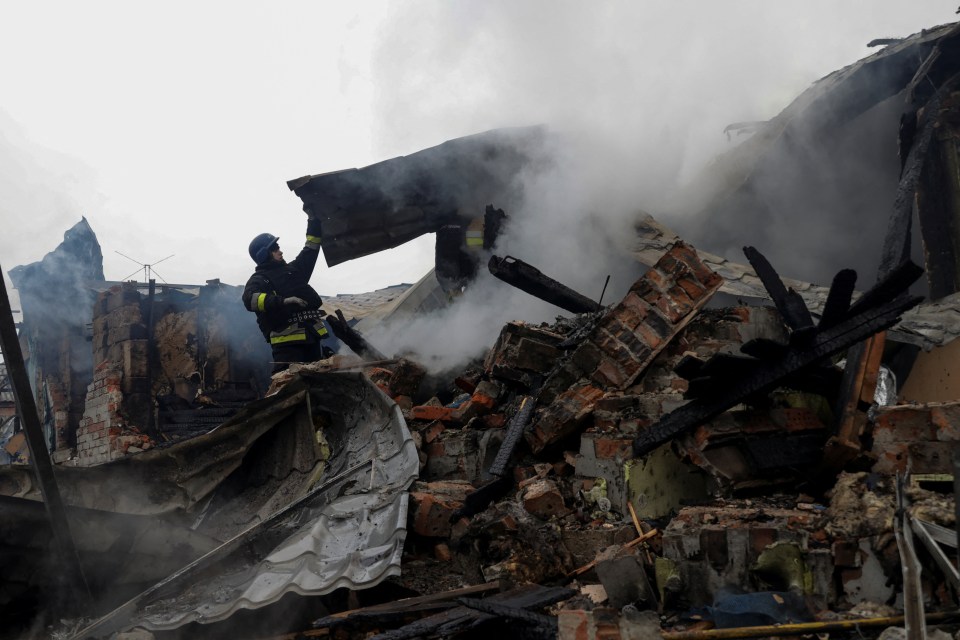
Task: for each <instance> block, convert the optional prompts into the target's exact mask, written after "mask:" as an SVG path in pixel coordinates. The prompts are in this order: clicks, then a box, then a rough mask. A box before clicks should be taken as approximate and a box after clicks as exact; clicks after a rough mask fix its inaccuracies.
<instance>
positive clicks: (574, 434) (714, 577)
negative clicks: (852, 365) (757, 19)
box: [318, 243, 957, 638]
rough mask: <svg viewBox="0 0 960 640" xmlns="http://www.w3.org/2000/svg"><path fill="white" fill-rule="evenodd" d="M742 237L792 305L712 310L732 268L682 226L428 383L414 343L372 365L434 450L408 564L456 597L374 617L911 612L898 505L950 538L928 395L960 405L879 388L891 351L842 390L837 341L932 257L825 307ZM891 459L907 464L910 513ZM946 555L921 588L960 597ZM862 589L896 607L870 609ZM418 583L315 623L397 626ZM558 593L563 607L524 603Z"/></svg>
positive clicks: (916, 524)
mask: <svg viewBox="0 0 960 640" xmlns="http://www.w3.org/2000/svg"><path fill="white" fill-rule="evenodd" d="M750 256H751V258H752V260H753V261H754V262H755V264H756V265H757V266H759V267H760V268H758V269H757V271H758V272H760V273H761V274H762V275H765V278H766V280H767V283H769V284H770V287H769V288H770V289H772V291H771V292H770V293H771V297H772V298H773V299H774V300H775V301H776V302H778V303H780V304H779V305H778V306H780V307H781V308H782V309H784V310H785V311H786V312H787V313H788V314H792V315H786V316H784V315H781V314H780V313H778V312H777V311H776V310H775V309H774V308H771V307H746V306H737V307H731V308H714V309H702V307H703V306H704V305H705V303H706V302H707V300H708V299H709V298H710V296H711V295H712V294H713V293H714V292H715V291H716V290H717V289H718V288H719V285H720V280H721V279H720V278H719V277H718V276H717V275H716V274H715V273H714V272H713V271H711V270H710V269H709V268H708V267H707V266H706V265H705V264H704V263H703V262H702V261H700V260H699V258H698V256H697V253H696V252H695V251H694V250H693V249H692V248H691V247H689V246H687V245H684V244H682V243H678V244H676V245H674V246H673V248H672V249H671V250H669V251H668V252H666V254H665V255H664V256H663V257H662V258H661V260H660V261H659V262H658V263H657V264H656V265H655V266H654V267H653V268H652V269H650V270H649V271H648V272H647V273H646V274H645V275H644V276H643V277H641V278H640V280H638V281H637V282H636V283H635V284H634V286H633V287H631V290H630V292H629V293H628V294H627V296H626V297H625V298H624V299H623V300H622V301H621V302H620V303H618V304H617V305H614V306H613V307H611V308H609V309H604V310H600V311H598V312H595V313H590V314H583V315H581V316H578V317H576V318H574V319H559V320H558V322H557V323H556V324H554V325H552V326H531V325H526V324H523V323H519V322H511V323H509V324H507V325H506V326H505V327H504V328H503V330H502V332H501V334H500V337H499V339H498V340H497V343H496V344H495V345H494V347H493V348H492V349H491V350H490V351H489V352H488V354H487V355H486V357H485V359H484V360H483V362H482V363H480V362H478V363H475V365H474V366H472V367H470V368H468V369H467V370H466V371H464V372H463V373H462V374H461V375H460V376H458V377H457V378H456V379H455V380H454V381H453V383H452V384H451V386H450V388H449V389H443V390H441V391H440V392H438V393H437V394H436V395H434V396H433V397H431V398H430V399H429V401H427V402H424V403H422V404H418V405H413V404H412V396H415V391H411V390H415V389H416V388H417V387H418V386H420V383H421V381H422V380H423V378H424V371H423V370H422V369H419V368H418V367H416V366H415V365H414V364H413V363H411V362H408V361H401V363H399V364H397V365H395V366H390V365H380V366H378V367H374V368H370V369H367V374H368V375H369V376H370V377H371V379H373V380H374V381H375V382H376V383H377V384H378V386H380V388H381V389H382V390H383V391H384V392H385V393H387V394H388V395H390V396H391V397H393V398H394V399H395V401H396V402H397V403H398V404H399V405H400V406H401V407H403V411H404V415H405V417H406V418H407V421H408V424H409V425H410V428H411V431H412V434H413V437H414V441H415V442H416V443H417V449H418V452H419V455H420V468H421V473H420V475H421V480H420V481H418V482H415V483H414V485H413V487H412V488H411V502H412V504H411V509H410V511H411V513H410V519H409V528H410V531H411V532H412V534H413V535H412V536H411V538H410V539H408V547H409V549H408V555H407V557H406V558H405V562H404V573H403V575H402V576H401V577H400V578H399V579H398V580H399V582H400V583H401V584H404V585H405V586H408V587H409V588H410V589H411V590H413V591H417V592H419V593H434V592H436V591H438V590H442V589H449V590H451V591H450V594H449V598H450V599H453V598H458V599H459V600H458V601H459V602H460V606H459V607H457V608H456V609H451V610H446V611H444V612H443V613H438V614H434V615H433V616H432V617H429V618H425V619H422V620H418V621H416V622H412V623H410V624H409V625H408V626H406V627H402V628H400V629H396V630H394V631H391V632H386V633H384V634H383V636H382V637H414V636H416V635H429V634H431V633H433V634H438V635H440V636H442V637H451V636H452V635H453V634H454V632H455V631H458V630H460V631H465V630H467V629H469V628H475V627H476V626H478V625H480V624H481V622H482V621H483V620H486V619H488V618H490V617H491V616H498V617H500V618H501V620H502V619H503V617H507V618H509V619H511V621H512V622H511V629H512V632H513V633H514V634H516V635H517V637H520V635H522V634H521V631H522V632H524V633H527V635H529V636H530V637H534V636H536V637H539V636H537V634H538V633H542V632H543V631H544V628H547V629H553V630H554V633H556V629H557V621H558V620H559V628H560V630H561V637H571V638H572V637H644V636H643V634H644V633H652V632H653V629H656V630H657V631H659V629H660V626H661V622H662V623H663V624H664V625H665V626H667V627H669V628H672V629H674V630H675V632H678V631H679V630H688V629H689V630H696V629H704V628H709V626H713V625H716V626H717V627H723V628H729V627H755V626H757V625H773V624H807V625H808V626H807V627H800V628H804V629H806V630H807V631H806V632H807V633H816V632H818V631H819V630H822V631H827V630H830V629H837V630H841V629H843V628H844V627H843V622H842V620H843V615H841V614H840V613H838V612H846V611H851V610H853V613H852V614H850V615H851V616H852V617H855V618H858V619H859V621H860V624H861V626H862V628H867V627H869V626H870V625H871V624H878V625H881V629H882V628H883V627H884V626H892V625H895V624H896V619H895V618H891V617H890V616H891V615H892V613H891V612H892V609H887V608H886V607H887V605H888V603H889V604H893V603H894V601H895V599H896V596H897V594H904V593H905V591H904V589H905V588H908V587H909V585H906V586H905V585H903V582H902V579H901V575H900V567H901V563H902V562H906V560H901V557H900V556H899V554H898V545H897V543H896V542H895V535H894V533H895V531H894V530H895V526H894V524H895V521H896V520H897V518H898V517H904V518H906V519H907V521H908V522H909V526H910V527H911V530H913V531H916V532H927V531H931V532H933V531H935V532H937V533H927V534H926V536H927V538H931V537H932V538H933V539H934V540H936V539H939V540H940V541H941V542H943V541H944V537H946V541H947V543H948V544H950V545H951V546H954V547H955V544H953V543H952V540H953V539H955V533H954V532H953V530H952V527H954V526H955V523H956V518H955V513H954V506H953V496H952V491H953V488H952V485H951V486H949V487H948V490H947V491H946V492H944V491H943V488H942V487H937V486H935V485H934V487H933V488H934V490H930V489H927V488H926V487H925V485H926V484H927V483H928V480H929V479H930V478H944V477H951V475H952V467H951V465H952V462H951V457H950V455H949V451H950V445H949V443H948V442H946V441H948V440H952V439H954V438H955V436H956V435H957V434H956V433H955V430H956V428H955V427H952V428H951V427H949V426H948V425H950V424H952V423H951V421H950V420H949V419H944V420H939V421H938V420H937V418H936V417H935V412H942V411H950V410H951V408H952V405H939V406H937V407H935V408H934V407H920V406H912V407H896V408H884V407H877V406H876V405H874V397H873V395H874V393H875V389H876V379H877V376H878V372H879V371H881V368H880V359H879V358H878V359H876V360H875V361H874V362H873V363H872V365H867V367H866V368H865V369H864V370H862V371H860V372H859V379H858V380H857V381H856V384H855V386H856V387H857V389H856V397H850V396H849V395H845V394H844V392H843V386H842V382H843V369H842V367H839V366H838V365H837V364H835V363H834V362H833V361H831V360H830V359H829V356H831V355H832V354H835V353H839V352H842V351H845V350H846V349H847V347H850V346H852V345H853V344H854V343H857V342H859V341H861V340H863V339H864V338H867V337H869V336H870V335H871V334H872V333H874V332H875V331H876V330H878V329H883V328H886V327H888V326H890V325H892V324H893V323H894V322H896V320H897V319H898V317H899V315H900V314H901V313H902V312H903V311H905V310H906V309H908V308H910V307H912V306H913V305H915V304H916V303H917V302H918V301H919V299H917V298H911V297H910V296H908V295H906V294H905V291H906V288H907V286H909V283H910V282H912V280H913V279H915V278H916V277H917V276H918V275H919V274H920V271H919V270H918V269H916V268H913V267H912V266H905V267H903V268H901V269H900V270H898V272H897V274H895V275H894V276H893V277H891V278H889V279H887V280H885V281H883V282H881V283H880V284H879V285H878V286H877V287H875V288H874V289H873V290H871V291H870V292H868V293H866V294H865V295H863V296H862V297H861V298H860V299H859V300H858V301H857V302H856V303H855V304H854V305H853V306H850V294H851V293H852V286H851V287H848V293H847V294H846V297H845V300H844V294H843V293H842V291H841V290H840V289H841V288H842V287H845V286H846V285H843V284H839V285H835V287H834V290H833V291H832V292H831V295H830V296H829V299H830V300H831V304H830V305H829V310H827V311H825V312H824V313H823V314H822V315H821V317H820V321H819V323H817V324H816V325H814V324H813V323H812V318H811V316H810V314H809V313H808V312H807V310H806V307H805V306H804V305H803V303H802V301H799V302H798V300H799V298H798V297H795V294H793V295H790V294H787V290H786V289H785V288H783V287H782V284H780V282H779V279H778V278H777V276H776V274H775V273H772V271H771V270H769V265H768V264H767V263H766V262H765V260H764V259H763V257H762V256H760V255H759V254H757V253H756V252H750ZM838 281H839V282H841V283H842V282H843V278H840V279H839V280H838ZM778 285H779V287H778ZM781 289H782V291H781ZM782 294H785V295H782ZM788 301H793V306H792V307H791V306H789V304H788ZM805 312H806V313H805ZM804 313H805V315H804ZM797 317H802V318H804V319H805V320H806V321H807V322H806V323H800V322H797V320H796V318H797ZM851 401H853V406H854V409H855V410H856V411H858V412H861V413H864V415H863V420H862V422H861V423H858V424H860V426H861V427H862V429H861V431H858V432H857V433H856V434H853V435H849V434H848V436H844V437H845V438H847V439H844V440H843V443H844V445H845V446H848V447H849V446H853V443H854V441H855V442H856V444H857V451H856V455H855V456H853V457H855V458H856V460H855V464H853V465H847V466H848V467H849V468H856V467H858V466H859V467H860V468H862V469H864V470H863V471H859V472H840V474H839V476H838V472H839V471H841V470H840V468H838V467H837V466H836V462H837V460H836V457H835V455H834V453H833V448H831V447H830V446H828V443H830V442H836V441H837V436H836V435H835V430H834V425H835V423H836V416H835V408H836V407H838V406H839V407H841V411H842V410H844V409H845V408H846V405H848V404H850V403H851ZM871 405H874V408H873V410H872V412H871V413H869V415H868V414H866V412H863V409H864V408H865V407H869V406H871ZM534 407H536V408H535V409H534ZM953 410H955V409H953ZM908 416H909V417H908ZM524 444H525V445H526V446H524ZM908 448H909V449H911V450H916V449H918V448H927V449H930V450H931V454H930V455H929V456H928V457H927V460H926V461H927V463H928V464H927V467H928V468H926V469H923V470H918V469H916V468H914V469H913V471H914V474H913V475H912V476H911V477H912V480H911V481H906V480H904V478H905V477H906V476H903V475H902V474H904V472H906V471H907V469H906V467H907V464H908V460H909V461H911V463H912V464H914V465H916V464H917V462H918V461H917V460H915V458H916V456H915V455H911V453H910V452H908V451H907V449H908ZM848 453H849V452H848ZM635 454H638V455H637V457H635ZM853 457H851V456H845V457H844V463H848V462H850V461H851V460H852V459H853ZM937 474H940V475H937ZM945 474H946V475H945ZM898 481H899V482H900V483H901V484H903V483H904V482H906V483H907V484H906V486H905V491H904V492H903V493H904V495H903V496H902V497H901V503H900V505H901V506H900V511H899V512H898V506H897V503H896V491H895V487H896V485H897V482H898ZM937 489H939V490H937ZM907 499H909V506H904V505H907V502H906V500H907ZM898 513H901V514H902V515H898ZM944 527H949V528H951V529H944ZM944 531H946V536H944V533H943V532H944ZM918 535H921V536H923V535H924V533H918ZM938 536H939V537H938ZM930 552H931V555H930V556H925V557H924V562H927V563H929V562H931V558H932V559H933V561H937V562H941V563H943V562H945V563H946V565H945V566H951V567H952V565H951V561H950V560H947V558H948V556H947V555H946V553H945V552H944V551H943V549H941V548H940V547H939V545H938V544H937V543H936V542H931V547H930ZM911 562H914V563H917V562H918V561H917V559H916V557H914V558H913V559H912V560H911ZM917 567H919V564H918V565H917ZM943 567H944V565H942V564H941V565H939V568H937V567H936V566H931V567H928V570H927V571H926V572H924V573H923V574H922V575H923V576H924V578H925V582H924V584H923V590H922V593H924V594H927V595H928V596H932V597H928V603H929V605H932V606H935V607H937V608H939V609H943V610H950V609H952V608H955V604H956V600H955V596H954V595H953V589H954V588H955V587H956V583H955V576H956V569H955V568H953V569H951V570H950V571H948V572H946V571H944V568H943ZM484 584H487V585H491V584H497V585H499V587H500V589H502V590H504V593H502V594H501V600H497V601H496V604H495V603H494V601H489V600H483V601H480V602H479V603H473V604H472V605H471V603H466V602H464V595H465V594H469V593H471V592H469V591H464V589H465V588H466V589H468V590H469V589H470V588H473V589H476V588H478V586H477V585H484ZM532 584H535V585H541V586H540V587H539V588H537V589H533V590H532V591H531V589H532V587H531V586H530V585H532ZM914 586H915V587H917V588H918V589H919V588H920V584H919V583H918V584H917V585H914ZM561 587H563V588H561ZM731 590H732V591H731ZM440 595H441V596H442V595H443V594H440ZM435 597H436V596H435ZM418 602H419V601H418ZM864 603H872V604H874V605H882V607H881V610H882V611H883V612H884V615H880V614H877V613H874V614H873V615H872V616H871V617H872V618H875V619H876V621H875V622H871V621H866V623H864V621H863V620H862V613H858V611H862V607H863V606H864ZM413 604H414V603H413V602H410V603H398V604H396V605H394V606H392V607H391V606H386V605H380V606H379V607H373V608H372V609H371V610H367V609H361V610H360V611H359V612H358V613H356V614H351V615H338V616H335V617H333V618H330V619H327V620H322V621H319V622H318V624H320V625H321V626H323V625H331V626H336V627H338V628H350V629H352V630H354V631H363V630H370V629H371V628H377V629H381V630H382V629H383V628H384V625H385V624H387V623H389V622H391V621H394V620H395V619H396V617H397V616H398V614H399V613H401V612H402V613H404V615H406V616H408V617H409V616H411V615H413V614H412V612H413V611H414V610H415V609H408V608H406V607H408V606H410V607H412V606H413ZM548 606H549V607H551V609H550V610H551V612H552V613H554V614H555V615H556V616H557V617H556V618H547V617H544V616H542V615H535V614H532V613H530V610H532V609H534V608H539V609H542V608H544V607H548ZM641 611H646V612H652V614H654V615H649V614H648V615H646V616H644V615H640V613H639V612H641ZM661 616H662V617H661ZM838 616H839V618H838ZM638 625H639V626H638ZM831 625H839V626H831ZM612 628H616V629H619V630H620V631H618V632H617V633H621V634H622V635H621V636H618V635H616V634H615V633H613V632H612V631H611V629H612ZM584 633H586V635H583V634H584ZM408 634H413V635H408ZM611 634H612V635H611ZM638 634H639V635H638ZM378 637H380V636H378ZM665 637H700V636H682V635H676V633H674V635H670V634H669V633H668V634H666V635H665ZM703 637H709V636H703ZM724 637H738V636H736V635H728V636H724Z"/></svg>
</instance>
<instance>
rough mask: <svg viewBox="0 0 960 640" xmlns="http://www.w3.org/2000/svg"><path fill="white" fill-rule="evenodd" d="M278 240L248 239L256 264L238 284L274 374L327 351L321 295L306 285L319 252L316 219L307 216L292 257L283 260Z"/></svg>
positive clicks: (269, 237) (263, 236)
mask: <svg viewBox="0 0 960 640" xmlns="http://www.w3.org/2000/svg"><path fill="white" fill-rule="evenodd" d="M279 240H280V238H278V237H277V236H275V235H272V234H269V233H261V234H260V235H258V236H257V237H256V238H254V239H253V240H252V241H251V242H250V257H251V258H253V261H254V262H256V263H257V268H256V270H255V271H254V272H253V275H252V276H250V279H249V280H247V286H246V287H244V289H243V306H244V307H246V308H247V309H248V310H250V311H252V312H254V313H256V314H257V325H258V326H259V327H260V331H261V332H262V333H263V337H264V338H265V339H266V340H267V342H268V343H270V348H271V350H272V351H273V363H274V367H273V372H274V373H276V372H278V371H283V370H284V369H286V368H287V367H288V366H289V365H290V364H291V363H293V362H313V361H315V360H321V359H323V358H325V357H329V355H330V354H331V353H332V352H331V351H330V349H327V348H326V347H325V346H324V345H323V342H322V341H323V339H324V338H325V337H326V335H327V329H326V327H325V326H324V324H323V320H322V316H323V315H325V312H324V311H323V310H322V309H321V308H320V305H321V304H322V300H321V299H320V295H319V294H318V293H317V292H316V291H315V290H314V289H313V287H311V286H310V276H311V275H312V274H313V269H314V267H315V266H316V264H317V257H318V256H319V254H320V221H319V220H314V219H312V218H311V219H309V220H308V222H307V243H306V245H305V246H304V247H303V250H302V251H300V254H299V255H298V256H297V257H296V258H295V259H294V260H293V261H292V262H286V261H285V260H284V259H283V251H281V250H280V245H279V242H278V241H279Z"/></svg>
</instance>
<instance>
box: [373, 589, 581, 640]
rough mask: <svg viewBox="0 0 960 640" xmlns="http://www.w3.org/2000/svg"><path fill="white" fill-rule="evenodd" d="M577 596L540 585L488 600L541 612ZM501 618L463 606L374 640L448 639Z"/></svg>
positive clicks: (567, 591) (573, 593) (571, 592)
mask: <svg viewBox="0 0 960 640" xmlns="http://www.w3.org/2000/svg"><path fill="white" fill-rule="evenodd" d="M575 594H576V591H574V590H573V589H568V588H566V587H544V586H541V585H538V584H527V585H523V586H521V587H517V588H515V589H511V590H510V591H506V592H504V593H497V594H494V595H492V596H490V597H489V598H486V599H485V601H486V602H493V603H495V604H501V605H504V606H507V607H511V608H520V609H539V608H542V607H547V606H550V605H551V604H556V603H557V602H560V601H562V600H567V599H569V598H571V597H573V596H574V595H575ZM499 619H500V617H499V616H497V615H492V614H489V613H483V612H480V611H476V610H474V609H470V608H468V607H464V606H460V607H457V608H456V609H450V610H448V611H444V612H443V613H439V614H436V615H432V616H430V617H427V618H424V619H422V620H418V621H417V622H414V623H412V624H408V625H406V626H404V627H400V628H399V629H393V630H391V631H386V632H384V633H381V634H379V635H376V636H374V637H373V638H371V640H407V639H409V638H419V637H421V636H430V637H441V638H446V637H451V636H453V635H454V634H456V633H461V632H463V631H466V630H468V629H476V628H478V627H481V626H484V625H486V624H489V623H491V622H495V621H497V620H499Z"/></svg>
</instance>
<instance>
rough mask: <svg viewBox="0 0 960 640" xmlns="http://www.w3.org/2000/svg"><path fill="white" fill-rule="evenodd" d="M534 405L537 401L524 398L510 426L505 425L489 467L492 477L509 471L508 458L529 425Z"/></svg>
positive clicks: (528, 397) (511, 455)
mask: <svg viewBox="0 0 960 640" xmlns="http://www.w3.org/2000/svg"><path fill="white" fill-rule="evenodd" d="M536 404H537V401H536V400H534V399H533V398H532V397H530V396H526V397H524V399H523V400H522V401H521V402H520V408H519V409H518V410H517V413H516V414H514V416H513V418H511V419H510V424H509V425H507V434H506V435H505V436H504V438H503V444H501V445H500V450H499V451H497V457H496V458H494V459H493V464H492V465H490V473H491V474H492V475H495V476H503V475H506V473H507V471H509V466H508V465H509V463H510V458H512V457H513V452H514V451H515V450H516V448H517V444H518V443H519V442H520V438H522V437H523V432H524V431H526V429H527V425H528V424H530V418H531V417H532V416H533V409H534V407H535V406H536Z"/></svg>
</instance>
